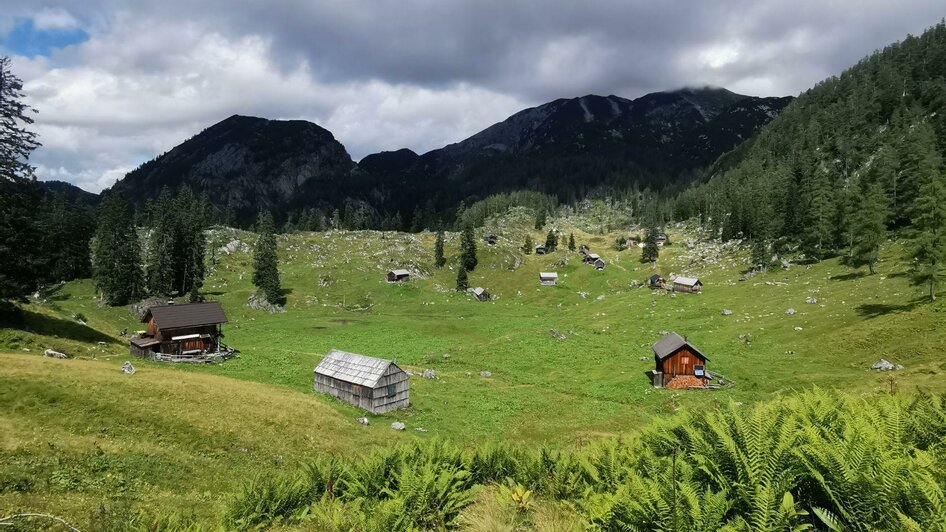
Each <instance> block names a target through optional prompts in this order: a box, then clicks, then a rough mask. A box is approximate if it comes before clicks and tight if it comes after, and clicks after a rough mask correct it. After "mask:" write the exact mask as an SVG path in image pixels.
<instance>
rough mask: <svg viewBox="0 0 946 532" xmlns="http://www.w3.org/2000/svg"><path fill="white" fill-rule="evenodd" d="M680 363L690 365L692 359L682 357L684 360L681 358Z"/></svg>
mask: <svg viewBox="0 0 946 532" xmlns="http://www.w3.org/2000/svg"><path fill="white" fill-rule="evenodd" d="M680 363H681V364H689V363H690V357H682V358H680Z"/></svg>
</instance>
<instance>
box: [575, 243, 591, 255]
mask: <svg viewBox="0 0 946 532" xmlns="http://www.w3.org/2000/svg"><path fill="white" fill-rule="evenodd" d="M589 251H591V250H590V249H588V246H586V245H585V244H582V245H580V246H578V253H581V254H582V255H587V254H588V252H589Z"/></svg>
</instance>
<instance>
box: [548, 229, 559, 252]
mask: <svg viewBox="0 0 946 532" xmlns="http://www.w3.org/2000/svg"><path fill="white" fill-rule="evenodd" d="M557 247H558V237H557V236H555V232H554V231H551V230H549V234H547V235H545V251H546V253H551V252H553V251H555V248H557Z"/></svg>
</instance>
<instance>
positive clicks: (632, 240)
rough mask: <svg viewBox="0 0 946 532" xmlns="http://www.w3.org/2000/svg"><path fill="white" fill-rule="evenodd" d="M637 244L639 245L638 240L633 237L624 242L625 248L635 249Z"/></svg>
mask: <svg viewBox="0 0 946 532" xmlns="http://www.w3.org/2000/svg"><path fill="white" fill-rule="evenodd" d="M638 244H640V240H638V239H636V238H633V237H631V238H627V239H625V240H624V247H625V248H636V247H637V245H638Z"/></svg>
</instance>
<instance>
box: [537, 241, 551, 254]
mask: <svg viewBox="0 0 946 532" xmlns="http://www.w3.org/2000/svg"><path fill="white" fill-rule="evenodd" d="M547 251H548V249H547V248H546V247H545V246H543V245H541V244H539V245H538V246H536V247H535V254H536V255H545V253H546V252H547Z"/></svg>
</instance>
